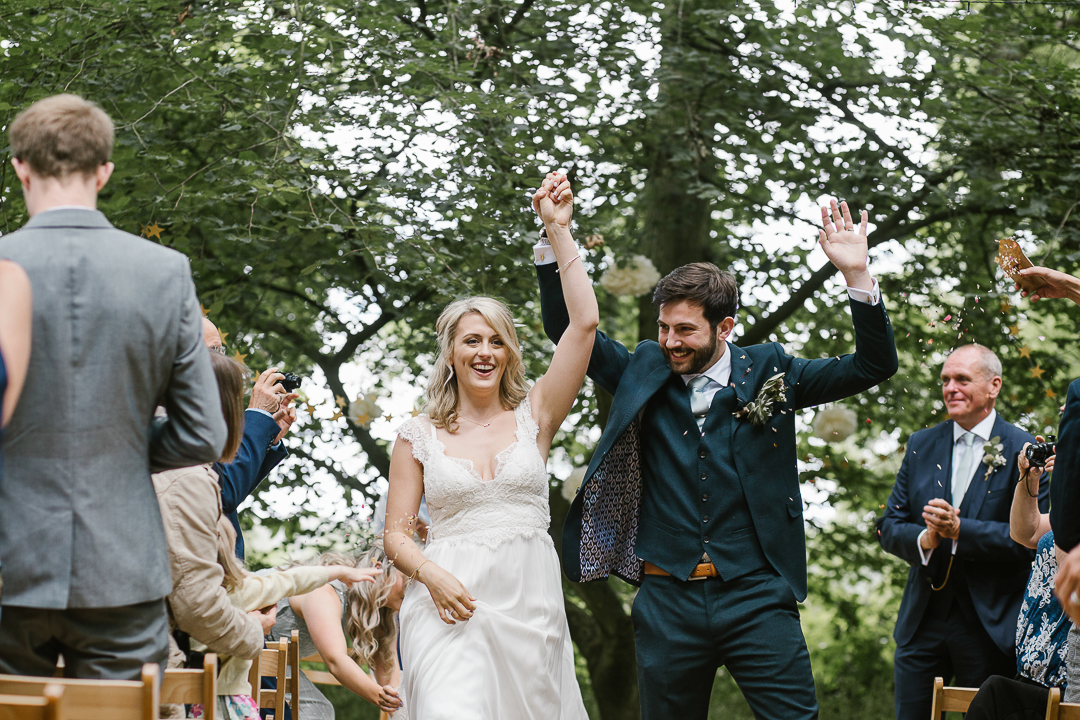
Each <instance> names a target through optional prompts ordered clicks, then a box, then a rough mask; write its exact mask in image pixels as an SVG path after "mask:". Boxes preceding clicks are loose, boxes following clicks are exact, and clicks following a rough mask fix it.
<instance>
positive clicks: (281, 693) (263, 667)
mask: <svg viewBox="0 0 1080 720" xmlns="http://www.w3.org/2000/svg"><path fill="white" fill-rule="evenodd" d="M288 653H289V641H288V640H287V639H282V640H277V641H275V642H268V643H266V649H265V650H262V651H260V652H259V657H257V658H255V659H254V660H253V661H252V662H251V671H250V672H249V673H248V682H249V683H251V697H253V698H254V699H255V704H256V705H258V706H259V707H260V708H273V709H274V718H276V720H281V718H282V717H284V714H285V692H286V689H285V668H286V666H288V664H289V657H288ZM264 677H272V678H276V679H277V688H276V689H273V690H271V689H269V688H262V687H260V685H262V682H261V681H262V678H264Z"/></svg>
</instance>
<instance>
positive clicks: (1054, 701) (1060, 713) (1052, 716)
mask: <svg viewBox="0 0 1080 720" xmlns="http://www.w3.org/2000/svg"><path fill="white" fill-rule="evenodd" d="M1046 720H1080V704H1078V703H1064V702H1061V689H1060V688H1050V698H1049V699H1048V700H1047V701H1046Z"/></svg>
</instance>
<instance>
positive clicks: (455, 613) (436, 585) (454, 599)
mask: <svg viewBox="0 0 1080 720" xmlns="http://www.w3.org/2000/svg"><path fill="white" fill-rule="evenodd" d="M416 579H417V580H419V581H420V582H422V583H424V585H425V586H426V587H427V589H428V592H429V593H431V600H432V601H433V602H434V603H435V607H436V608H438V610H439V619H440V620H442V621H443V622H444V623H446V624H447V625H453V624H455V623H456V622H458V621H461V620H468V619H469V618H471V617H472V616H473V611H474V610H476V605H475V603H476V598H474V597H473V596H472V595H470V594H469V591H468V590H466V589H465V586H464V585H462V584H461V581H460V580H458V579H457V578H456V577H454V576H453V575H451V574H450V573H448V572H447V571H446V570H443V569H442V568H441V567H439V566H438V565H436V564H435V563H433V562H430V561H425V562H424V564H423V565H422V566H421V567H419V568H417V573H416Z"/></svg>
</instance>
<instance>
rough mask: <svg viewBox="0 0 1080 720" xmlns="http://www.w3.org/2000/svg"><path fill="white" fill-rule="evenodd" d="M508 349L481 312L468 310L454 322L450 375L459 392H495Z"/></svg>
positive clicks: (506, 359) (504, 366)
mask: <svg viewBox="0 0 1080 720" xmlns="http://www.w3.org/2000/svg"><path fill="white" fill-rule="evenodd" d="M509 359H510V351H509V349H507V347H506V343H505V342H504V341H503V339H502V337H500V336H499V333H497V332H495V329H494V328H493V327H491V326H490V325H488V322H487V320H485V319H484V316H483V315H480V314H478V313H470V314H468V315H466V316H464V317H463V318H461V320H459V321H458V326H457V332H456V333H455V335H454V357H453V363H454V374H455V375H457V382H458V391H459V392H475V393H480V394H484V393H488V392H491V391H492V390H494V391H496V392H498V390H499V386H500V384H501V383H502V376H503V373H504V372H505V371H506V363H507V361H508V360H509Z"/></svg>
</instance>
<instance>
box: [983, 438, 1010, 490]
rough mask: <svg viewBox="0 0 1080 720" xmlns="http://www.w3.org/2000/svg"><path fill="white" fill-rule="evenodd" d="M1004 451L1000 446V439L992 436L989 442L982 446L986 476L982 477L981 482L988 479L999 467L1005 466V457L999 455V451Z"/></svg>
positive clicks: (1002, 446) (1003, 447)
mask: <svg viewBox="0 0 1080 720" xmlns="http://www.w3.org/2000/svg"><path fill="white" fill-rule="evenodd" d="M1004 449H1005V446H1004V445H1002V444H1001V438H1000V437H998V436H996V435H995V436H994V437H992V438H990V442H988V443H984V444H983V459H982V461H983V465H986V474H985V475H983V482H986V481H987V480H989V479H990V474H991V473H993V472H994V471H995V470H997V469H998V468H999V467H1003V466H1004V465H1005V462H1006V460H1005V456H1004V455H1002V454H1001V451H1002V450H1004Z"/></svg>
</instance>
